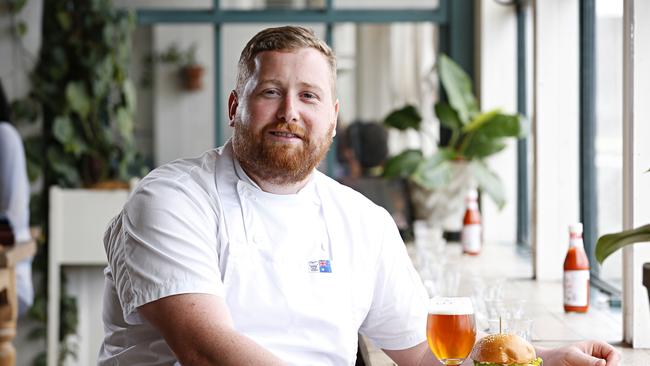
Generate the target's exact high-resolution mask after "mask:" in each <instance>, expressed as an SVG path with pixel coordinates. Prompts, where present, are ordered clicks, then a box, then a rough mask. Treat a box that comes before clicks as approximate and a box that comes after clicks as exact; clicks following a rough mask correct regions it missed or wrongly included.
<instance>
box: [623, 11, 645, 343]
mask: <svg viewBox="0 0 650 366" xmlns="http://www.w3.org/2000/svg"><path fill="white" fill-rule="evenodd" d="M625 8H626V15H625V17H626V18H627V19H628V21H627V22H626V23H625V25H626V26H625V27H624V31H623V32H624V35H623V36H624V40H625V41H624V42H625V43H624V58H623V64H624V68H625V69H624V70H625V71H624V81H623V93H624V96H623V128H624V130H623V149H624V150H623V156H624V163H623V228H624V229H630V228H632V227H638V226H641V225H644V224H648V223H650V207H649V206H648V202H650V189H648V187H650V174H648V173H646V171H647V170H648V168H650V144H648V136H650V123H648V120H650V104H649V103H648V95H650V21H649V20H650V19H648V18H649V16H650V3H649V2H648V1H645V0H643V1H642V0H625ZM632 9H633V10H632ZM632 16H633V17H632ZM647 244H648V243H644V244H642V245H635V246H631V247H627V248H625V249H624V252H623V283H624V287H623V323H624V324H623V336H624V338H625V341H626V342H628V343H631V344H632V345H633V346H634V348H650V312H648V308H649V306H650V305H649V304H648V292H647V290H646V288H645V287H644V286H643V285H642V280H643V276H642V266H643V263H647V262H650V246H648V245H647Z"/></svg>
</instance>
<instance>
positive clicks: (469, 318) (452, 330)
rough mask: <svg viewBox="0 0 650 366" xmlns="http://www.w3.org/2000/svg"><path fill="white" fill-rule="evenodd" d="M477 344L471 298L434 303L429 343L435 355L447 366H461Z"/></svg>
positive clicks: (430, 319)
mask: <svg viewBox="0 0 650 366" xmlns="http://www.w3.org/2000/svg"><path fill="white" fill-rule="evenodd" d="M475 340H476V327H475V324H474V309H473V308H472V301H471V300H470V298H469V297H437V298H433V299H431V302H430V305H429V316H428V318H427V341H428V342H429V348H430V349H431V352H433V354H434V355H435V356H436V357H437V358H438V360H440V362H442V363H443V364H445V365H460V364H461V363H463V361H464V360H465V358H467V356H468V355H469V353H470V352H471V351H472V347H473V346H474V341H475Z"/></svg>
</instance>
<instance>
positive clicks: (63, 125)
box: [52, 116, 74, 145]
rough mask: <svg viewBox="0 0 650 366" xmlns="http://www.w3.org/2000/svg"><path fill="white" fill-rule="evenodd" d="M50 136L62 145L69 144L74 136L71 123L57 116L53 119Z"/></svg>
mask: <svg viewBox="0 0 650 366" xmlns="http://www.w3.org/2000/svg"><path fill="white" fill-rule="evenodd" d="M52 134H53V135H54V137H55V138H56V140H57V141H59V142H60V143H61V144H62V145H65V144H67V143H69V142H70V141H71V140H72V138H73V135H74V127H73V126H72V121H70V118H68V117H67V116H59V117H56V118H55V119H54V124H53V126H52Z"/></svg>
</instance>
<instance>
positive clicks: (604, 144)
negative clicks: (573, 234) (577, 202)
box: [596, 0, 623, 288]
mask: <svg viewBox="0 0 650 366" xmlns="http://www.w3.org/2000/svg"><path fill="white" fill-rule="evenodd" d="M622 30H623V1H622V0H598V1H597V2H596V69H597V74H596V85H597V89H596V172H597V173H596V174H597V194H598V235H599V236H600V235H602V234H606V233H610V232H613V231H619V230H621V229H622V222H623V218H622V203H621V198H622V162H623V156H622V143H623V135H622V129H623V127H622V123H623V122H622V115H623V112H622V104H621V103H622V100H623V89H622V83H623V65H622V57H621V56H620V55H621V50H622V49H623V44H622V41H623V35H622ZM622 268H623V267H622V264H621V251H618V252H616V253H614V255H612V256H611V257H610V258H608V259H607V261H605V263H604V265H603V266H602V268H601V272H600V275H601V278H603V279H605V280H606V281H607V282H610V283H612V284H614V285H615V286H617V287H619V288H621V278H622Z"/></svg>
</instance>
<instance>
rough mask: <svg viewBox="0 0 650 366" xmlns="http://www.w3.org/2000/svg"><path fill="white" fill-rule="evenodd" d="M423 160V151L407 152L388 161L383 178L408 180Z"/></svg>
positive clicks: (410, 150) (412, 150) (411, 150)
mask: <svg viewBox="0 0 650 366" xmlns="http://www.w3.org/2000/svg"><path fill="white" fill-rule="evenodd" d="M422 159H423V157H422V151H420V150H415V149H409V150H405V151H403V152H402V153H400V154H398V155H395V156H393V157H392V158H390V159H388V160H387V161H386V163H385V164H384V173H383V176H384V177H385V178H395V177H401V178H407V177H409V176H411V174H413V172H414V171H415V169H416V168H417V166H418V165H419V164H420V162H421V161H422Z"/></svg>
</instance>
